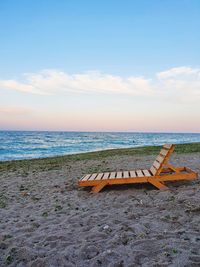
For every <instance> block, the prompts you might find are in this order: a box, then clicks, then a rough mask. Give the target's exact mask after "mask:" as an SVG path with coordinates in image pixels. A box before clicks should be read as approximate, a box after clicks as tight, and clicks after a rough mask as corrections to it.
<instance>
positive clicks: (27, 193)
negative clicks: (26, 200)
mask: <svg viewBox="0 0 200 267" xmlns="http://www.w3.org/2000/svg"><path fill="white" fill-rule="evenodd" d="M21 195H22V196H23V197H27V196H30V193H29V192H21Z"/></svg>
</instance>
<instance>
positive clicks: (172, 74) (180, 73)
mask: <svg viewBox="0 0 200 267" xmlns="http://www.w3.org/2000/svg"><path fill="white" fill-rule="evenodd" d="M188 76H197V77H198V76H199V78H200V69H197V68H196V69H195V68H191V67H187V66H182V67H177V68H171V69H169V70H166V71H162V72H159V73H157V77H158V79H169V78H176V77H185V78H186V77H188Z"/></svg>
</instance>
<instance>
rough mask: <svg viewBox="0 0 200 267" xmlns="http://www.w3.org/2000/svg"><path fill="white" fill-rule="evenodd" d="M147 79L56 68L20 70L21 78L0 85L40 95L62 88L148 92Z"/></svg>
mask: <svg viewBox="0 0 200 267" xmlns="http://www.w3.org/2000/svg"><path fill="white" fill-rule="evenodd" d="M150 83H151V82H150V80H148V79H145V78H143V77H136V76H130V77H128V78H123V77H120V76H114V75H110V74H104V73H101V72H94V71H90V72H86V73H80V74H72V75H70V74H68V73H65V72H62V71H57V70H43V71H41V72H39V73H28V74H24V75H23V79H22V81H15V80H0V88H4V89H12V90H16V91H21V92H27V93H32V94H44V95H52V94H60V93H63V92H74V93H88V92H92V93H95V92H97V93H104V94H105V93H114V94H130V95H149V94H152V92H153V90H152V88H151V84H150Z"/></svg>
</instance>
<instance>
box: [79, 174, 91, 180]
mask: <svg viewBox="0 0 200 267" xmlns="http://www.w3.org/2000/svg"><path fill="white" fill-rule="evenodd" d="M90 176H91V174H86V175H85V176H83V178H82V179H81V181H87V180H88V178H89V177H90Z"/></svg>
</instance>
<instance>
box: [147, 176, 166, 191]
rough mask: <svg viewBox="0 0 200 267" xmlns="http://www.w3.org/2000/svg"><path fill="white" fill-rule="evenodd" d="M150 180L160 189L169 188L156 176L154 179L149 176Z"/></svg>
mask: <svg viewBox="0 0 200 267" xmlns="http://www.w3.org/2000/svg"><path fill="white" fill-rule="evenodd" d="M148 182H149V183H150V184H152V185H154V186H155V187H157V188H158V189H161V190H166V189H168V187H167V186H166V185H164V184H163V183H161V182H160V181H158V180H156V179H155V178H154V179H151V178H149V179H148Z"/></svg>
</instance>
